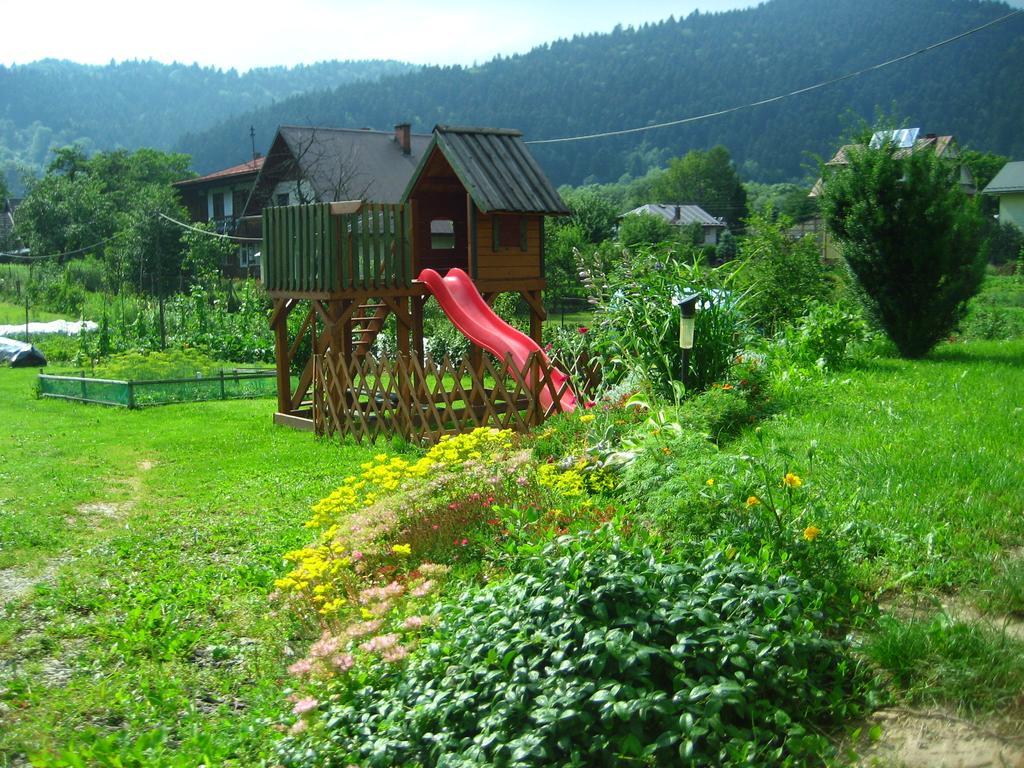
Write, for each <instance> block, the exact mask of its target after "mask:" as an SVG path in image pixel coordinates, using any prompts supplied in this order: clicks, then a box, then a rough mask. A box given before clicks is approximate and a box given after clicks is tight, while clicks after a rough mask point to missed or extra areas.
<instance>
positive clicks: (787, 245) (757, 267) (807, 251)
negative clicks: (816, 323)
mask: <svg viewBox="0 0 1024 768" xmlns="http://www.w3.org/2000/svg"><path fill="white" fill-rule="evenodd" d="M792 226H793V222H792V220H791V219H790V218H788V217H786V216H779V217H778V218H774V217H773V215H772V212H771V210H769V211H767V212H766V213H764V214H755V215H753V216H751V217H750V218H749V219H748V220H747V237H745V238H744V239H743V240H742V241H741V243H740V248H739V253H740V258H741V259H742V261H743V265H744V268H743V273H742V277H743V280H744V284H745V285H747V286H749V288H750V295H749V297H748V299H747V304H746V309H747V311H748V312H749V313H750V314H751V316H752V317H753V318H754V319H755V321H756V322H757V323H758V325H760V326H761V327H762V328H764V329H765V331H766V332H767V333H769V334H773V333H775V332H776V331H777V330H778V329H779V328H781V327H782V326H783V325H785V324H786V323H789V322H793V321H794V320H796V319H797V318H799V317H801V316H803V315H804V314H805V313H806V312H807V310H808V308H809V307H810V305H811V303H812V302H815V301H818V300H820V299H821V298H822V297H823V296H826V295H827V293H828V290H829V288H828V281H827V280H826V278H825V270H824V268H823V267H822V265H821V254H820V253H819V252H818V245H817V243H816V242H815V241H814V238H813V237H810V236H807V237H802V238H800V239H798V240H794V239H792V238H791V237H790V236H789V229H790V228H791V227H792Z"/></svg>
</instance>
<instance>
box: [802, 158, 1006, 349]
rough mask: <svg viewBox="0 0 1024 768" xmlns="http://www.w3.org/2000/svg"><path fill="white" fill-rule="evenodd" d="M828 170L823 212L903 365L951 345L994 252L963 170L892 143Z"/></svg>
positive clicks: (823, 196) (946, 161)
mask: <svg viewBox="0 0 1024 768" xmlns="http://www.w3.org/2000/svg"><path fill="white" fill-rule="evenodd" d="M846 156H847V159H848V161H849V162H848V164H847V165H844V166H841V167H838V168H834V169H833V168H830V169H828V171H829V173H827V174H826V176H825V187H824V193H823V195H822V198H821V201H822V202H821V207H822V213H823V215H824V217H825V221H826V223H827V225H828V228H829V232H830V233H831V234H832V235H833V236H834V237H835V238H836V239H837V240H838V241H839V242H840V244H841V245H842V252H843V257H844V258H845V259H846V262H847V264H848V265H849V266H850V269H851V271H852V272H853V274H854V275H855V276H856V278H857V282H858V284H859V285H860V287H861V288H862V289H863V291H864V296H865V297H866V299H867V301H868V304H869V309H870V310H871V313H872V315H873V316H874V317H876V318H877V319H878V322H879V324H880V325H881V327H882V328H883V329H884V330H885V332H886V333H887V334H888V336H889V338H890V339H892V341H893V343H894V344H895V345H896V347H897V349H898V350H899V353H900V355H901V356H903V357H909V358H916V357H921V356H923V355H925V354H926V353H927V352H928V351H929V350H931V349H932V347H934V346H935V345H936V344H937V343H938V342H939V341H941V340H942V339H944V338H946V337H947V336H948V335H949V332H950V331H951V330H952V329H953V328H954V327H955V326H956V324H957V322H958V321H959V320H960V318H961V317H962V316H963V313H964V311H965V309H966V304H967V301H968V300H969V299H970V298H971V297H972V296H974V294H976V293H977V292H978V289H979V288H980V286H981V282H982V278H983V277H984V274H985V262H986V247H985V244H984V242H983V238H982V226H983V222H982V217H981V215H980V213H979V211H978V204H977V202H976V201H971V200H969V199H968V198H967V197H966V195H965V194H964V192H963V191H962V190H961V188H960V184H959V173H960V171H959V167H958V166H957V165H956V164H955V163H952V162H950V161H949V160H946V159H943V158H940V157H938V156H937V155H936V154H935V153H934V152H931V151H923V152H913V153H911V154H909V155H907V156H905V157H904V156H903V153H902V152H901V151H900V150H899V148H898V147H897V146H896V145H895V144H894V143H893V142H892V141H887V142H883V144H882V145H881V146H879V147H877V148H874V147H868V146H859V147H852V148H851V147H848V148H847V152H846Z"/></svg>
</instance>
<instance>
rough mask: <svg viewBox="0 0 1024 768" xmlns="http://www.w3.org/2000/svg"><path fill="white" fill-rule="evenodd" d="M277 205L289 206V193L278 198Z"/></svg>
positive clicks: (283, 193)
mask: <svg viewBox="0 0 1024 768" xmlns="http://www.w3.org/2000/svg"><path fill="white" fill-rule="evenodd" d="M277 204H278V205H288V193H287V192H282V193H281V194H280V195H278V196H277Z"/></svg>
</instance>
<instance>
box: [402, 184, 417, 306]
mask: <svg viewBox="0 0 1024 768" xmlns="http://www.w3.org/2000/svg"><path fill="white" fill-rule="evenodd" d="M412 222H413V215H412V204H411V203H410V204H409V205H403V206H402V232H403V236H402V254H403V258H404V259H405V266H404V270H405V285H407V286H409V285H412V281H413V280H414V279H415V278H416V274H415V271H414V265H413V260H412V254H413V237H414V235H413V226H412Z"/></svg>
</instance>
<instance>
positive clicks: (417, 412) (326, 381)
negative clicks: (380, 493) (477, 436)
mask: <svg viewBox="0 0 1024 768" xmlns="http://www.w3.org/2000/svg"><path fill="white" fill-rule="evenodd" d="M314 368H315V371H314V385H313V422H314V428H315V430H316V433H317V434H319V435H334V434H337V433H340V434H342V435H352V436H353V437H354V438H355V439H356V440H359V441H362V440H364V439H365V440H367V441H369V442H373V441H375V440H376V439H377V438H378V437H380V436H381V435H385V436H391V435H396V434H397V435H401V436H402V437H404V438H405V439H406V440H409V441H410V442H413V443H434V442H437V441H438V440H439V439H440V438H441V436H442V435H445V434H458V433H462V432H468V431H471V430H472V429H474V428H476V427H497V428H499V429H512V430H515V431H517V432H525V431H526V430H528V429H530V428H531V427H534V426H537V425H538V424H540V423H542V422H543V421H544V419H546V418H547V417H548V416H550V415H552V414H553V413H560V412H561V410H562V408H561V405H560V403H561V400H562V396H563V395H564V393H565V392H566V391H569V390H571V391H572V392H573V394H575V395H576V398H577V400H578V402H579V404H580V407H582V405H583V404H584V403H585V402H586V401H588V400H590V399H591V398H592V396H593V394H594V392H595V391H596V390H597V387H598V385H599V384H600V382H601V370H600V365H599V364H598V362H597V361H596V360H590V359H587V358H585V357H581V358H578V359H576V360H574V361H572V364H571V365H569V366H565V367H564V368H559V367H556V366H555V364H552V363H548V362H547V360H546V359H545V358H544V356H543V355H541V354H539V353H533V354H531V355H530V357H529V358H528V359H527V360H526V362H525V364H524V365H523V366H521V367H520V366H518V365H516V363H515V362H514V361H513V360H512V358H511V356H508V357H506V358H505V360H504V361H499V360H497V359H496V358H493V357H490V356H489V355H481V356H479V357H477V358H476V359H475V360H474V359H472V358H463V359H462V360H459V361H452V360H450V359H449V358H447V357H445V358H444V359H443V360H441V361H440V362H437V361H434V360H432V359H431V358H430V357H429V356H428V357H427V358H426V360H425V361H424V364H423V365H420V363H419V361H418V360H416V359H415V358H414V357H413V358H409V359H407V360H406V359H402V358H399V359H397V360H378V359H376V358H375V357H373V356H372V355H366V356H364V357H361V358H359V359H357V360H352V361H350V362H349V363H346V362H345V361H343V360H342V359H341V358H340V357H338V356H336V355H330V354H328V355H318V356H316V358H315V363H314ZM560 370H564V372H565V373H568V374H569V377H568V378H567V379H565V380H563V381H562V382H561V384H559V383H557V381H558V380H559V379H561V376H559V375H558V372H559V371H560ZM545 394H546V395H549V396H550V400H548V398H546V397H544V395H545ZM546 400H547V401H548V402H549V403H550V404H549V405H548V406H547V407H545V405H544V401H546Z"/></svg>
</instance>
